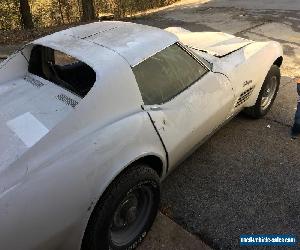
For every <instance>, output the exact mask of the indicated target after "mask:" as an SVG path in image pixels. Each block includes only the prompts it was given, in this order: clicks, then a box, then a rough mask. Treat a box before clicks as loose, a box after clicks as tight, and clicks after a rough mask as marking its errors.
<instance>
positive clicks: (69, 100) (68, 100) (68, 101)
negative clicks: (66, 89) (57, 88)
mask: <svg viewBox="0 0 300 250" xmlns="http://www.w3.org/2000/svg"><path fill="white" fill-rule="evenodd" d="M56 98H57V99H58V100H60V101H62V102H64V103H65V104H66V105H69V106H71V107H72V108H75V107H76V106H77V104H78V102H77V101H75V100H73V99H72V98H70V97H68V96H66V95H65V94H60V95H58V96H57V97H56Z"/></svg>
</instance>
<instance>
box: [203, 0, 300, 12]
mask: <svg viewBox="0 0 300 250" xmlns="http://www.w3.org/2000/svg"><path fill="white" fill-rule="evenodd" d="M209 6H214V7H235V8H244V9H270V10H300V4H299V0H263V1H262V0H251V1H246V0H230V1H228V0H211V1H209Z"/></svg>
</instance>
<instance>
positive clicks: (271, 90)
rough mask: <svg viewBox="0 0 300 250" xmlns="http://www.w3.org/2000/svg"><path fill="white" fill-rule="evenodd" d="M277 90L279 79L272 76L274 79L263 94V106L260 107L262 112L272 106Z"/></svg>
mask: <svg viewBox="0 0 300 250" xmlns="http://www.w3.org/2000/svg"><path fill="white" fill-rule="evenodd" d="M276 88H277V77H276V76H272V78H271V79H270V81H269V82H268V84H267V86H266V88H265V90H264V92H263V94H262V98H261V105H260V106H261V109H262V110H266V109H267V108H268V107H269V106H270V104H271V102H272V100H273V97H274V95H275V93H276Z"/></svg>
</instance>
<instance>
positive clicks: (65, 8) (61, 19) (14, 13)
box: [0, 0, 178, 30]
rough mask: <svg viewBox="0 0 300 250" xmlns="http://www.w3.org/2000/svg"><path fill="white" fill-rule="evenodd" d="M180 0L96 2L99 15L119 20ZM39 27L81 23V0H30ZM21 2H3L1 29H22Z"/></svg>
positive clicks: (35, 21) (0, 15)
mask: <svg viewBox="0 0 300 250" xmlns="http://www.w3.org/2000/svg"><path fill="white" fill-rule="evenodd" d="M176 1H178V0H94V5H95V11H96V16H98V17H99V16H101V15H103V14H107V13H110V14H113V15H114V16H115V18H122V17H124V16H127V15H133V14H135V13H137V12H140V11H145V10H147V9H151V8H155V7H160V6H164V5H168V4H171V3H174V2H176ZM29 4H30V6H31V13H32V17H33V22H34V25H35V27H36V28H42V27H52V26H58V25H68V24H73V23H77V22H79V21H80V17H81V13H82V10H81V9H82V7H81V0H29ZM21 27H22V25H21V21H20V13H19V0H1V1H0V30H13V29H21Z"/></svg>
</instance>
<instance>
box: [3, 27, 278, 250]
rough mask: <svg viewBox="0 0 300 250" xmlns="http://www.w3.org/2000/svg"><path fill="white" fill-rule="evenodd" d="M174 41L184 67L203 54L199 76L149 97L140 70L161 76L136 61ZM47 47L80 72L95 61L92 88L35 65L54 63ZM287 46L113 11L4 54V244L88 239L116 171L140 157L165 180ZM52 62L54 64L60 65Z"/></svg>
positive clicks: (249, 93) (53, 245)
mask: <svg viewBox="0 0 300 250" xmlns="http://www.w3.org/2000/svg"><path fill="white" fill-rule="evenodd" d="M34 48H36V52H32V51H33V50H34ZM168 48H172V49H173V50H174V51H175V52H176V51H181V52H178V53H184V54H185V55H183V57H184V58H186V59H187V61H188V62H187V63H185V64H182V65H183V66H184V65H189V63H190V64H193V65H194V63H195V62H196V63H197V65H198V66H199V69H201V77H200V78H199V79H196V81H193V82H192V83H188V85H186V86H181V87H180V91H179V90H178V93H175V94H174V91H176V90H174V89H170V90H169V91H170V92H172V93H173V94H172V95H171V94H170V96H167V95H165V93H163V94H162V95H161V96H159V95H158V94H157V91H158V92H159V91H160V88H156V89H155V91H156V92H155V93H151V94H150V95H149V96H147V98H148V99H147V101H145V95H144V96H143V94H145V93H142V92H143V91H145V92H147V91H149V89H147V88H148V87H149V85H147V86H146V87H145V88H146V89H143V90H141V86H140V84H139V83H138V82H137V79H138V78H139V79H142V78H143V77H144V78H145V79H146V81H147V80H149V78H151V76H152V77H153V79H156V78H155V77H159V76H158V73H157V72H155V71H153V72H150V71H148V72H146V73H145V75H144V72H142V73H140V75H139V76H137V74H139V73H137V72H136V71H138V70H139V65H146V66H145V67H146V68H150V69H151V67H152V64H151V63H152V62H151V63H148V59H149V58H152V57H153V56H155V55H157V54H158V53H161V52H163V51H164V50H166V49H168ZM48 50H49V51H53V50H55V51H58V52H62V53H64V54H66V55H69V56H72V57H73V58H76V59H77V60H79V61H80V63H81V64H80V70H78V69H79V68H76V67H77V66H76V65H77V64H76V63H75V64H74V65H75V66H74V68H72V65H73V64H70V65H71V66H70V65H69V66H68V67H69V68H70V72H72V73H71V74H73V76H74V77H75V75H76V74H77V73H78V72H79V73H80V72H87V73H84V78H85V79H87V78H90V79H91V80H89V81H90V82H93V81H94V83H93V84H92V86H91V87H90V89H88V90H82V89H80V90H78V91H77V90H74V89H72V91H71V90H70V89H68V86H67V87H66V86H65V87H64V88H63V87H61V86H59V85H60V84H55V83H53V82H52V81H51V78H48V79H45V78H47V77H41V75H39V76H38V75H37V74H34V73H32V72H44V71H43V70H44V65H43V63H42V64H41V62H39V61H36V58H44V59H43V60H44V61H43V62H46V63H47V62H48V61H47V60H48V59H49V58H50V56H49V55H50V54H47V53H46V52H47V51H48ZM173 50H172V51H173ZM45 51H46V52H45ZM172 51H171V52H170V53H173V52H172ZM34 53H36V54H37V55H39V57H36V58H35V57H34V56H33V54H34ZM51 53H52V52H51ZM282 56H283V54H282V48H281V46H280V45H279V44H278V43H277V42H272V41H270V42H254V41H250V40H246V39H242V38H237V37H234V36H232V35H229V34H224V33H221V32H201V33H197V32H189V31H187V30H184V29H182V28H174V27H173V28H168V29H166V30H161V29H158V28H153V27H148V26H143V25H138V24H134V23H125V22H113V21H112V22H97V23H92V24H88V25H82V26H78V27H74V28H71V29H68V30H65V31H61V32H58V33H54V34H52V35H49V36H46V37H43V38H40V39H38V40H36V41H34V42H32V43H30V44H27V45H26V46H24V47H23V48H22V49H20V50H19V51H17V52H16V53H14V54H13V55H12V56H10V57H9V58H8V59H6V60H5V61H4V62H2V63H1V64H0V76H1V78H0V138H1V141H0V160H1V161H0V163H1V165H0V221H1V223H0V242H1V249H24V250H25V249H80V247H81V242H82V239H83V237H84V233H85V230H86V227H87V224H88V221H89V218H90V216H91V214H92V211H93V209H94V207H95V205H96V204H97V202H98V200H99V199H100V197H101V196H102V195H103V193H104V192H105V190H107V188H108V187H109V185H110V184H111V183H112V182H113V180H114V179H115V178H116V177H117V176H119V175H120V174H121V173H122V172H123V171H124V170H125V169H126V168H127V167H128V166H130V165H131V164H133V163H134V162H141V161H143V162H146V163H147V164H148V165H149V166H150V167H152V168H153V169H154V170H155V171H156V172H157V174H158V175H159V177H160V180H163V179H164V178H165V177H166V176H167V175H168V174H169V173H170V171H171V170H173V169H174V168H175V166H177V165H178V164H179V163H180V162H181V161H182V160H183V159H184V158H185V157H186V156H188V155H189V154H190V153H191V152H192V151H193V150H194V149H195V148H196V147H197V146H198V145H199V144H201V143H202V142H203V141H204V140H205V139H206V138H207V137H208V136H209V135H211V134H212V133H213V132H214V131H215V130H217V129H218V128H219V127H220V126H221V125H222V124H224V123H225V122H226V121H228V120H230V118H232V117H233V116H234V115H236V114H237V113H239V112H240V111H242V110H243V109H244V108H247V107H252V106H253V105H255V103H256V102H257V98H258V96H259V93H260V91H261V88H262V85H263V83H264V80H265V78H266V76H267V74H268V71H269V69H270V67H271V66H272V65H274V64H275V65H278V66H280V65H281V63H282ZM48 57H49V58H48ZM166 58H167V56H166ZM170 58H171V57H170ZM155 60H156V61H157V60H158V59H157V58H156V59H155ZM155 60H154V59H153V62H155ZM166 60H167V59H166ZM172 60H173V59H172ZM174 60H177V59H176V58H174ZM189 60H193V61H194V62H190V61H189ZM143 63H145V64H143ZM147 63H148V64H149V65H148V64H147ZM52 64H53V62H51V63H49V65H48V66H49V68H48V71H51V69H53V67H54V68H55V67H56V68H55V69H57V70H58V68H59V67H58V66H55V65H54V66H53V67H52V66H51V65H52ZM83 64H84V65H85V66H82V65H83ZM30 65H31V66H30ZM86 65H87V66H89V68H88V70H87V71H85V69H86ZM198 66H195V67H198ZM154 69H157V68H155V67H154ZM63 70H66V71H64V72H67V67H65V68H63ZM188 70H189V68H187V69H185V72H188ZM92 71H94V72H93V73H91V72H92ZM196 71H197V70H196ZM196 71H195V72H194V73H195V75H196V74H198V73H199V74H200V71H199V70H198V71H197V72H196ZM30 72H31V73H30ZM76 72H77V73H76ZM149 72H150V73H149ZM171 73H172V72H171ZM49 74H50V75H52V77H53V78H55V74H53V73H49ZM82 74H83V73H82ZM166 74H167V73H166ZM180 75H185V76H187V75H191V74H185V73H184V72H179V74H178V75H176V76H175V78H180V77H181V76H180ZM67 77H71V76H67ZM76 77H77V75H76ZM77 78H78V77H77ZM77 78H76V79H77ZM79 78H80V76H79ZM171 87H172V86H171ZM172 88H173V87H172ZM81 90H82V92H81ZM152 90H153V89H152ZM152 90H150V91H152ZM166 91H167V90H166ZM159 98H161V101H157V99H159ZM156 101H157V102H156Z"/></svg>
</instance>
